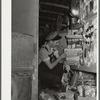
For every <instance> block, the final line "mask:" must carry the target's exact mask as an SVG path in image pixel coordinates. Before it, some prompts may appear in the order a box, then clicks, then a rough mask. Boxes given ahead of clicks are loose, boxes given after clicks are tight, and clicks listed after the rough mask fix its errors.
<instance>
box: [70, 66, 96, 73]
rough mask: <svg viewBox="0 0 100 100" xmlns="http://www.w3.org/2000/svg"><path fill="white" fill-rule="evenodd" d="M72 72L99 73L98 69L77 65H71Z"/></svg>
mask: <svg viewBox="0 0 100 100" xmlns="http://www.w3.org/2000/svg"><path fill="white" fill-rule="evenodd" d="M70 67H71V69H72V70H76V71H83V72H90V73H97V69H96V67H93V66H91V67H86V66H77V65H70Z"/></svg>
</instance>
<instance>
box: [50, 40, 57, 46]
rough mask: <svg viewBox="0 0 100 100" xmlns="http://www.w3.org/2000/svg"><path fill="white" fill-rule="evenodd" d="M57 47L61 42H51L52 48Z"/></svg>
mask: <svg viewBox="0 0 100 100" xmlns="http://www.w3.org/2000/svg"><path fill="white" fill-rule="evenodd" d="M57 45H59V40H55V41H51V46H52V47H55V46H57Z"/></svg>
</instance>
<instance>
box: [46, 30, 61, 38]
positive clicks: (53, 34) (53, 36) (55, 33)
mask: <svg viewBox="0 0 100 100" xmlns="http://www.w3.org/2000/svg"><path fill="white" fill-rule="evenodd" d="M45 39H46V40H59V39H61V36H60V35H58V32H57V31H56V32H51V33H50V34H49V35H48V36H47V37H46V38H45Z"/></svg>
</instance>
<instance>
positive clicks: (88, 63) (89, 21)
mask: <svg viewBox="0 0 100 100" xmlns="http://www.w3.org/2000/svg"><path fill="white" fill-rule="evenodd" d="M97 36H98V34H97V0H39V45H38V48H39V52H38V95H39V97H38V100H96V99H97V38H98V37H97Z"/></svg>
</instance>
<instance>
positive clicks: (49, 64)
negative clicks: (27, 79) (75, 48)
mask: <svg viewBox="0 0 100 100" xmlns="http://www.w3.org/2000/svg"><path fill="white" fill-rule="evenodd" d="M60 60H61V56H60V57H58V59H57V60H56V61H54V62H53V63H51V62H50V60H46V61H44V62H45V64H46V65H47V66H48V67H49V68H50V69H52V68H54V67H55V66H56V65H57V64H58V62H59V61H60Z"/></svg>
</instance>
